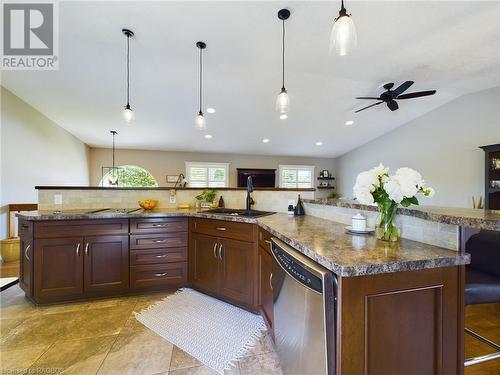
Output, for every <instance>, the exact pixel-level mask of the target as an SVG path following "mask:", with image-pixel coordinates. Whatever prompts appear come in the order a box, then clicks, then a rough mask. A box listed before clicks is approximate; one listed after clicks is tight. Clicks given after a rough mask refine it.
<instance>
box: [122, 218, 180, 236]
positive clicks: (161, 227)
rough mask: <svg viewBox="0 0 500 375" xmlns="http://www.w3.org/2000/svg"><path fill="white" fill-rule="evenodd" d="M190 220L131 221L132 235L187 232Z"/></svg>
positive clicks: (154, 219) (157, 219) (151, 219)
mask: <svg viewBox="0 0 500 375" xmlns="http://www.w3.org/2000/svg"><path fill="white" fill-rule="evenodd" d="M187 230H188V220H187V219H184V218H150V219H148V218H145V219H131V220H130V233H132V234H135V233H138V234H141V233H171V232H187Z"/></svg>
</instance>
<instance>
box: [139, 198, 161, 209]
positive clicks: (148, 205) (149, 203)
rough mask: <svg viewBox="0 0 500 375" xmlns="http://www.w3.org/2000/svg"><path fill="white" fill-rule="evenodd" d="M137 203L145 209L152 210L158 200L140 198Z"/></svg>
mask: <svg viewBox="0 0 500 375" xmlns="http://www.w3.org/2000/svg"><path fill="white" fill-rule="evenodd" d="M137 203H139V206H141V207H142V208H143V209H145V210H152V209H153V208H155V207H156V205H157V204H158V201H157V200H156V199H142V200H140V201H138V202H137Z"/></svg>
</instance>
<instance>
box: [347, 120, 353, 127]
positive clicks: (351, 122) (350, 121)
mask: <svg viewBox="0 0 500 375" xmlns="http://www.w3.org/2000/svg"><path fill="white" fill-rule="evenodd" d="M345 124H346V125H347V126H350V125H352V124H354V121H352V120H349V121H346V122H345Z"/></svg>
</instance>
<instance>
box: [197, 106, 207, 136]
mask: <svg viewBox="0 0 500 375" xmlns="http://www.w3.org/2000/svg"><path fill="white" fill-rule="evenodd" d="M195 127H196V129H198V130H200V131H205V130H207V121H206V120H205V116H203V112H201V111H200V112H198V114H197V115H196V119H195Z"/></svg>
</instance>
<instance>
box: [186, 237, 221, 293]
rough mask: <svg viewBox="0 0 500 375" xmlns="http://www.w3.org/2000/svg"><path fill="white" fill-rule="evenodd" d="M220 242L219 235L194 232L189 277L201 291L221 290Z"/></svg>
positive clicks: (213, 291)
mask: <svg viewBox="0 0 500 375" xmlns="http://www.w3.org/2000/svg"><path fill="white" fill-rule="evenodd" d="M218 250H219V242H218V238H217V237H213V236H207V235H204V234H199V233H193V234H192V235H191V246H190V249H189V251H190V254H189V264H190V267H189V268H190V269H189V279H190V281H191V283H192V284H193V286H194V287H195V288H197V289H199V290H201V291H205V292H209V293H217V292H218V290H219V261H220V258H219V253H218Z"/></svg>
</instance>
